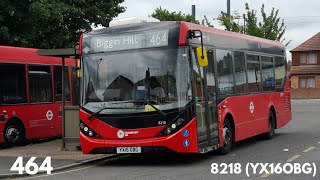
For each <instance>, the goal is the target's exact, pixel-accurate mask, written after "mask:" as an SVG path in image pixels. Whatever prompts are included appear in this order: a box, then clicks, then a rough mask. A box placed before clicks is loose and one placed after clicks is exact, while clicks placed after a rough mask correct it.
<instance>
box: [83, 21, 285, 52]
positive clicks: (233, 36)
mask: <svg viewBox="0 0 320 180" xmlns="http://www.w3.org/2000/svg"><path fill="white" fill-rule="evenodd" d="M161 29H167V30H169V36H170V39H169V43H168V45H181V46H183V45H186V43H187V38H188V37H187V33H188V31H189V30H201V31H202V32H203V34H204V36H203V37H204V44H205V45H210V46H213V47H216V48H225V49H234V50H239V51H252V52H260V53H265V54H277V55H280V56H284V55H285V46H284V45H283V44H282V43H281V42H279V41H273V40H268V39H263V38H259V37H255V36H250V35H245V34H240V33H235V32H230V31H226V30H220V29H216V28H212V27H206V26H202V25H198V24H193V23H189V22H184V21H180V22H179V21H162V22H144V23H135V24H127V25H119V26H114V27H108V28H103V29H100V30H96V31H91V32H88V33H86V34H85V35H84V37H90V36H99V37H101V36H109V37H112V36H118V35H120V34H132V33H138V32H143V31H145V32H147V31H154V30H161ZM89 41H90V38H89V39H88V40H87V41H86V42H85V43H86V44H90V43H91V42H89ZM191 43H199V41H198V42H197V38H194V39H192V41H191Z"/></svg>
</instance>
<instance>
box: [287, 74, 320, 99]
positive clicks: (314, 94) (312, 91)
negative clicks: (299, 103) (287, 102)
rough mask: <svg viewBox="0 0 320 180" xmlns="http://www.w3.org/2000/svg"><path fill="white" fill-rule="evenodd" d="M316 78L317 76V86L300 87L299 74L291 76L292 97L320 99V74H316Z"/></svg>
mask: <svg viewBox="0 0 320 180" xmlns="http://www.w3.org/2000/svg"><path fill="white" fill-rule="evenodd" d="M303 76H305V75H303ZM311 76H312V75H311ZM315 78H316V88H299V76H297V75H292V76H291V98H292V99H320V75H316V76H315Z"/></svg>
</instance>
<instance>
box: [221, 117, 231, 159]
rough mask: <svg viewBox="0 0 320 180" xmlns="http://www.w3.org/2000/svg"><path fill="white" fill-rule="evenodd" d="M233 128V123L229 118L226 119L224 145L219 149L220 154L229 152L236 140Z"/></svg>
mask: <svg viewBox="0 0 320 180" xmlns="http://www.w3.org/2000/svg"><path fill="white" fill-rule="evenodd" d="M233 132H234V131H233V128H232V126H231V123H230V121H229V120H228V119H225V120H224V124H223V133H222V134H223V140H224V146H223V147H221V148H220V149H219V152H220V154H223V155H225V154H228V153H229V152H230V151H231V149H232V146H233V142H234V135H233Z"/></svg>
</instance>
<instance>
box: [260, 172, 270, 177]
mask: <svg viewBox="0 0 320 180" xmlns="http://www.w3.org/2000/svg"><path fill="white" fill-rule="evenodd" d="M270 175H271V173H266V174H264V175H262V176H260V177H262V178H266V177H268V176H270Z"/></svg>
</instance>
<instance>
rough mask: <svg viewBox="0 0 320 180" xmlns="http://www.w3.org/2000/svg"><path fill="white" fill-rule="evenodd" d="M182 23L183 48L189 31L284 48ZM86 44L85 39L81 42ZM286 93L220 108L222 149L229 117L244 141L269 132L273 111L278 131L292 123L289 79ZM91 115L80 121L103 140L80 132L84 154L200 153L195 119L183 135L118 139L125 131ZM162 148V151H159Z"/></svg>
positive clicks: (143, 131) (147, 133)
mask: <svg viewBox="0 0 320 180" xmlns="http://www.w3.org/2000/svg"><path fill="white" fill-rule="evenodd" d="M179 23H180V35H179V43H178V44H179V46H185V45H187V34H188V31H189V30H201V31H202V32H206V33H208V34H212V35H220V36H223V37H229V38H234V39H241V40H248V41H254V42H258V43H264V44H269V45H271V46H277V47H283V45H282V44H281V43H280V42H276V41H270V40H265V39H261V38H257V37H252V36H248V35H243V34H238V33H233V32H228V31H223V30H218V29H215V28H209V27H204V26H199V25H195V24H191V23H186V22H179ZM80 41H82V39H81V40H80ZM284 84H285V85H284V91H282V92H272V93H270V92H269V93H263V92H259V93H256V94H245V95H238V96H230V97H227V98H225V99H224V100H223V101H221V102H219V103H218V104H217V110H218V113H217V116H218V127H219V144H218V145H217V146H218V147H223V146H224V144H223V142H224V140H223V135H222V133H223V130H222V128H223V124H224V119H225V118H226V117H228V118H229V119H231V120H232V121H233V123H234V131H235V135H234V140H235V141H236V142H237V141H240V140H243V139H246V138H249V137H252V136H256V135H259V134H262V133H266V132H268V120H269V119H268V115H269V112H270V110H272V111H273V112H274V115H275V118H276V128H280V127H283V126H284V125H286V124H287V123H288V122H289V121H290V120H291V102H290V82H289V78H288V77H286V78H285V83H284ZM251 102H252V103H253V104H254V112H253V113H251V112H250V106H249V105H250V103H251ZM90 115H91V114H90V112H87V111H85V110H83V109H80V119H81V121H83V122H84V123H85V124H86V125H87V126H88V127H89V128H91V129H92V130H94V131H95V132H96V133H97V134H99V135H100V136H101V137H102V138H92V137H88V136H86V135H85V134H83V133H82V132H80V141H81V146H82V151H83V153H84V154H98V153H114V151H108V150H110V149H111V148H116V147H131V146H141V147H143V148H146V149H147V148H153V151H152V152H156V151H157V150H159V151H161V150H163V149H161V147H166V148H168V149H170V150H172V151H174V152H178V153H199V152H200V151H199V148H198V138H197V119H196V117H193V118H192V120H190V122H189V123H188V124H187V125H185V126H184V127H182V128H181V129H180V130H179V131H177V132H176V133H174V134H171V135H168V136H162V137H157V136H156V135H157V134H158V133H159V132H160V131H161V130H163V128H164V127H165V126H158V127H152V128H138V129H125V130H123V131H124V132H125V133H126V132H128V133H131V132H136V131H137V132H139V133H136V134H133V135H130V136H125V137H123V138H121V139H119V137H117V132H119V131H120V130H121V129H118V128H115V127H112V126H110V125H108V124H106V123H104V122H102V121H100V120H99V119H98V118H96V117H93V118H92V120H87V118H88V117H89V116H90ZM184 130H188V132H189V135H188V140H189V141H190V145H189V146H187V147H186V146H184V145H183V143H182V142H183V141H184V140H185V139H186V137H184V136H183V134H182V132H183V131H184ZM157 148H158V149H157Z"/></svg>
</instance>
